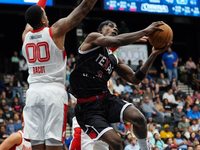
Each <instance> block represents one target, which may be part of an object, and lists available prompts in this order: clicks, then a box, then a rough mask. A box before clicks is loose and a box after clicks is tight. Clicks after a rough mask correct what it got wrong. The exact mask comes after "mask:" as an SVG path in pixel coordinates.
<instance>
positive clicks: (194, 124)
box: [191, 119, 199, 132]
mask: <svg viewBox="0 0 200 150" xmlns="http://www.w3.org/2000/svg"><path fill="white" fill-rule="evenodd" d="M191 127H192V131H194V132H197V131H198V130H199V125H198V119H193V120H192V126H191Z"/></svg>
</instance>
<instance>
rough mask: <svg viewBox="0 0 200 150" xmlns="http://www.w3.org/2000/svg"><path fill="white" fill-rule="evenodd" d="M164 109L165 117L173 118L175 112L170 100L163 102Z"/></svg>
mask: <svg viewBox="0 0 200 150" xmlns="http://www.w3.org/2000/svg"><path fill="white" fill-rule="evenodd" d="M163 108H164V116H165V117H171V116H172V114H173V113H174V110H173V108H172V104H171V103H169V102H168V99H166V98H165V99H164V100H163Z"/></svg>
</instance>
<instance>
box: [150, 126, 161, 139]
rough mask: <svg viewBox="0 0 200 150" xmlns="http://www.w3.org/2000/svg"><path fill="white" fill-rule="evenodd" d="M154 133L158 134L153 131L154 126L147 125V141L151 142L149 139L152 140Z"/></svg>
mask: <svg viewBox="0 0 200 150" xmlns="http://www.w3.org/2000/svg"><path fill="white" fill-rule="evenodd" d="M155 133H158V134H159V132H158V131H157V130H155V129H154V125H153V124H152V123H151V124H149V125H148V127H147V138H148V139H149V140H151V138H153V135H154V134H155Z"/></svg>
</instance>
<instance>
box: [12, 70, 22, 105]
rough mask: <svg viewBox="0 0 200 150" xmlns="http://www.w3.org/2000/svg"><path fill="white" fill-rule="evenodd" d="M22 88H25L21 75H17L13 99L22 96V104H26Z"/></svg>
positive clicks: (14, 82)
mask: <svg viewBox="0 0 200 150" xmlns="http://www.w3.org/2000/svg"><path fill="white" fill-rule="evenodd" d="M22 86H24V84H23V82H22V78H21V74H20V73H15V76H14V81H13V96H12V98H14V97H16V95H17V93H19V95H20V100H21V103H22V104H24V98H23V92H22Z"/></svg>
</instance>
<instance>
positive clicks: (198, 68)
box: [197, 64, 200, 80]
mask: <svg viewBox="0 0 200 150" xmlns="http://www.w3.org/2000/svg"><path fill="white" fill-rule="evenodd" d="M197 78H198V79H199V80H200V65H199V64H197Z"/></svg>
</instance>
